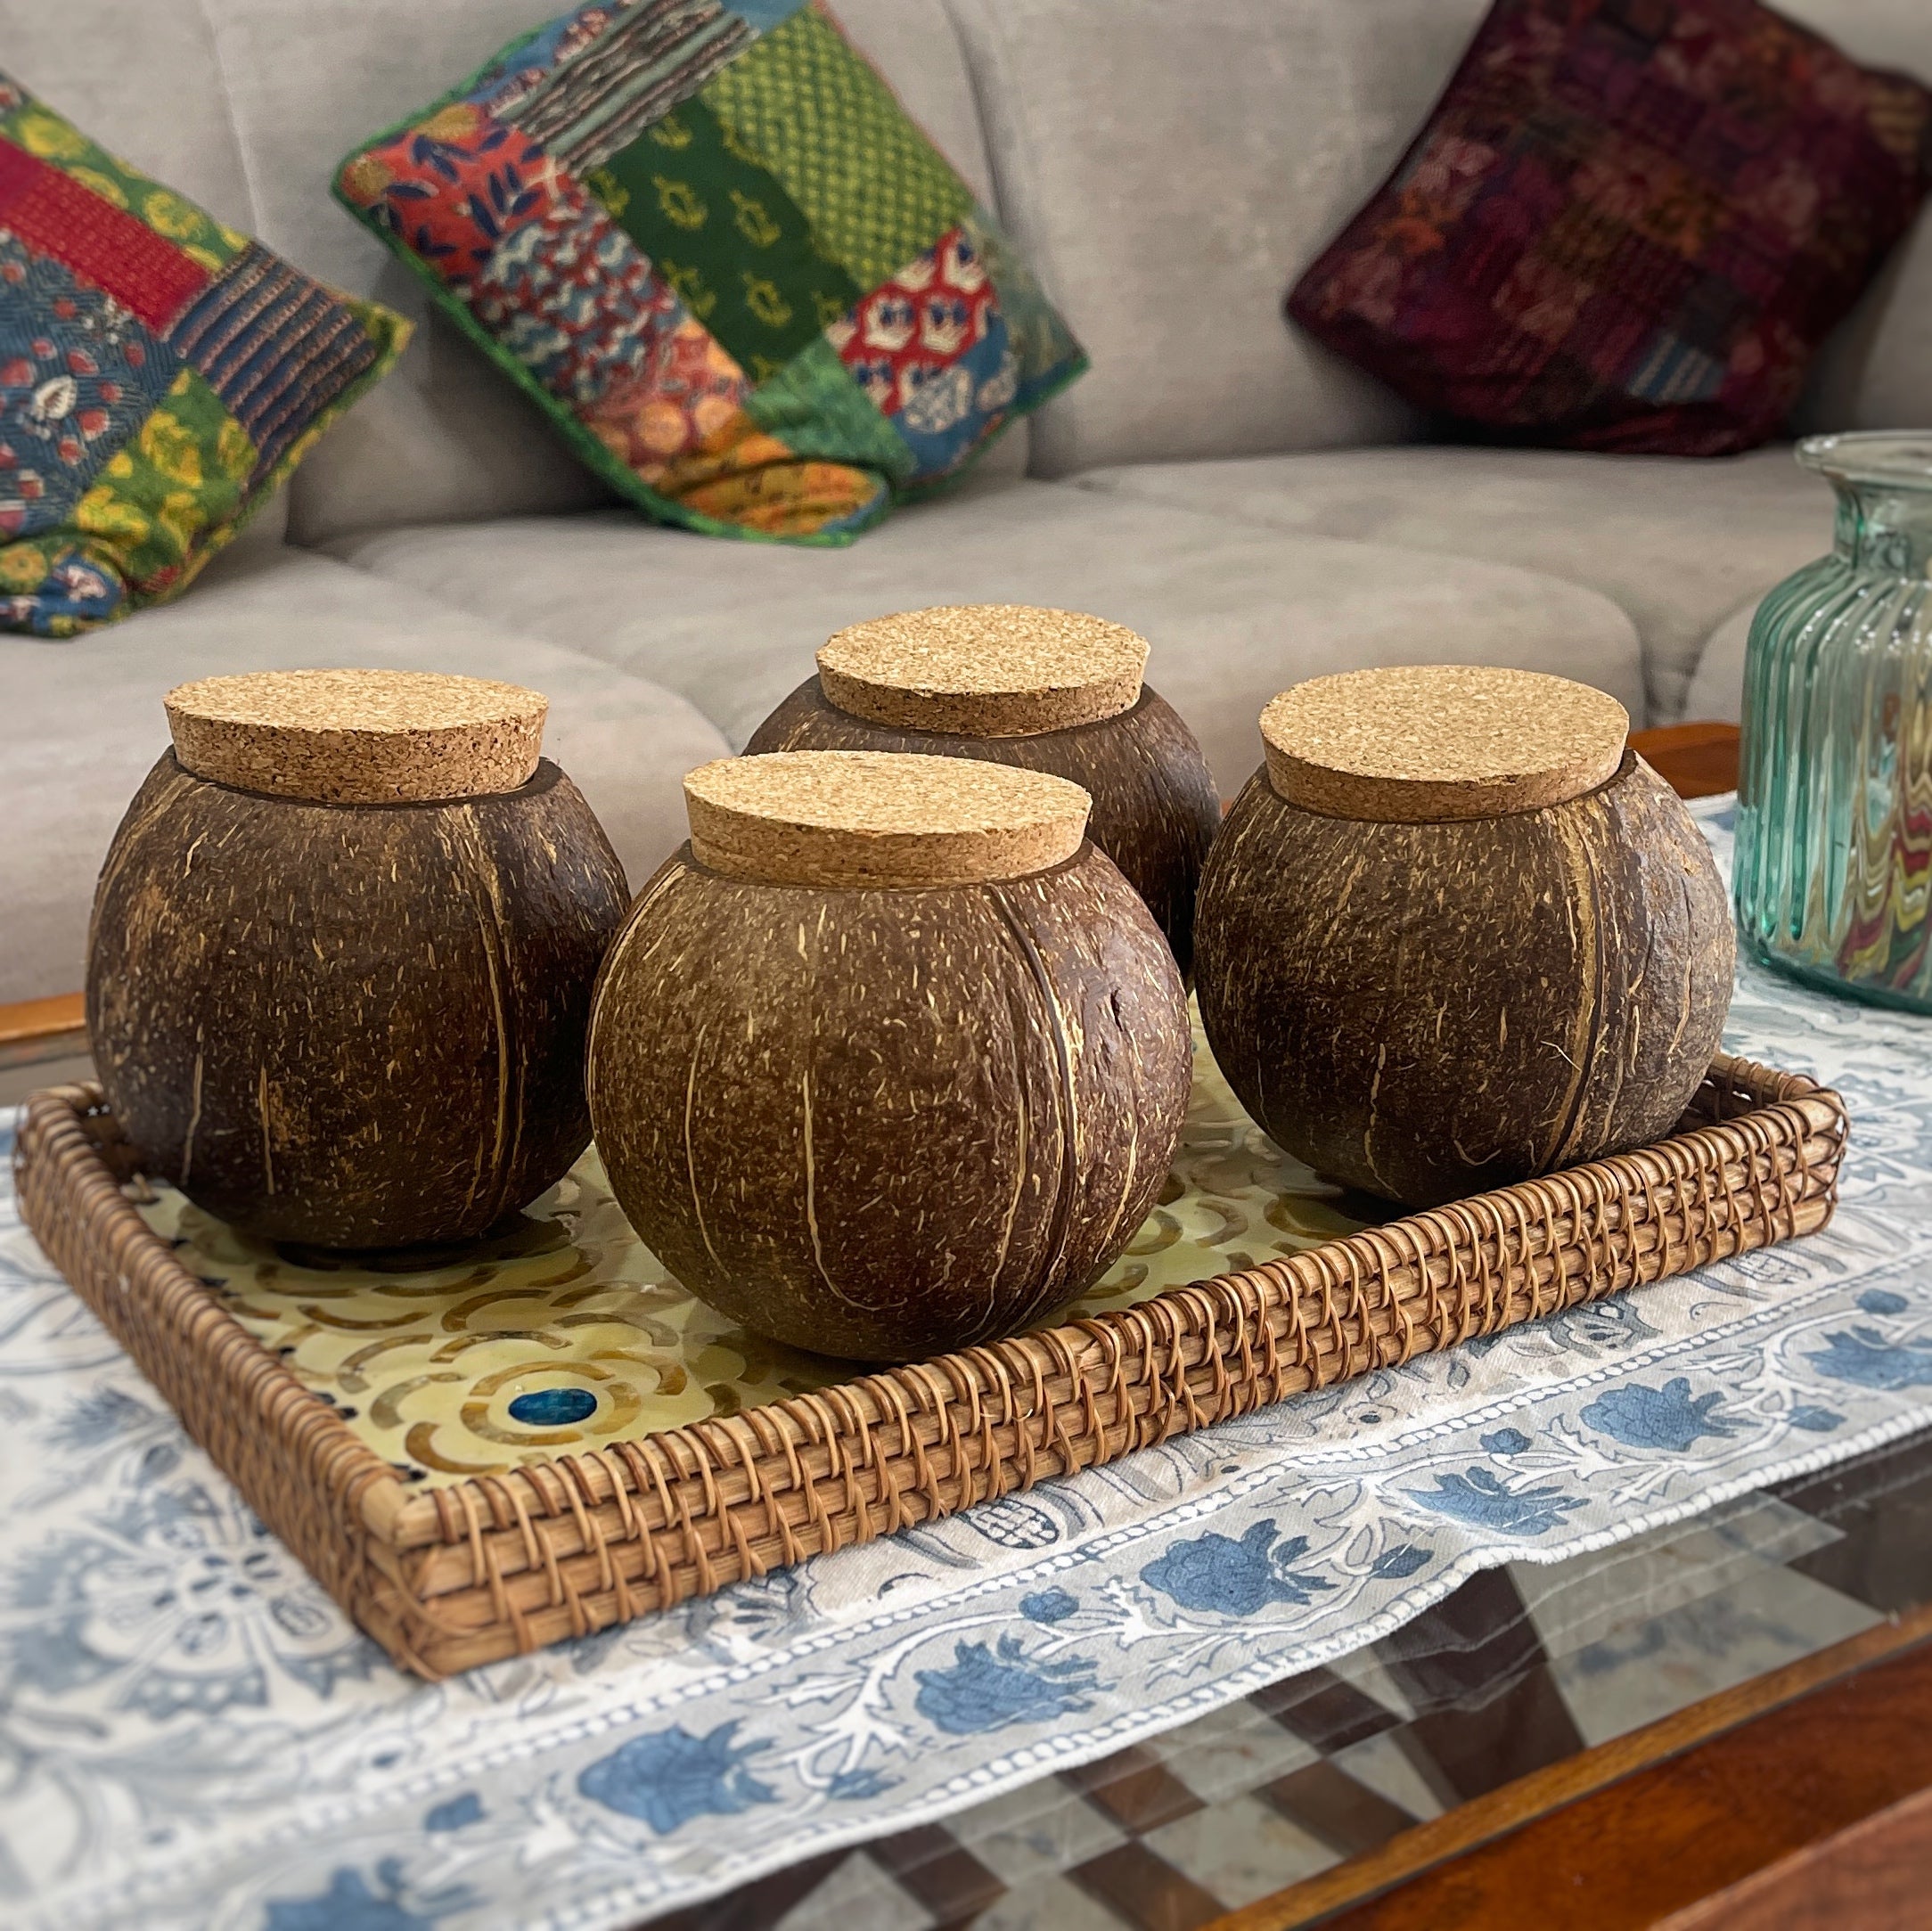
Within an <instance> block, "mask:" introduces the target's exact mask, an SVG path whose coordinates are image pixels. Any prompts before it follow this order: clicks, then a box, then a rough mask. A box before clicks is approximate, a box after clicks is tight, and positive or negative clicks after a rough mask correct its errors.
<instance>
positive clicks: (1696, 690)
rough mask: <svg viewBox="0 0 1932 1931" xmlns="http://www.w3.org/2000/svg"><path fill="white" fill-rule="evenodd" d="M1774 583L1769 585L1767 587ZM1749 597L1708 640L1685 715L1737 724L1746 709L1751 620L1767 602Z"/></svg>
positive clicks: (1702, 653) (1686, 705)
mask: <svg viewBox="0 0 1932 1931" xmlns="http://www.w3.org/2000/svg"><path fill="white" fill-rule="evenodd" d="M1773 587H1774V586H1773V585H1770V584H1766V585H1764V588H1765V590H1767V591H1768V590H1771V589H1772V588H1773ZM1763 601H1764V597H1763V596H1762V594H1760V595H1758V596H1755V597H1748V598H1746V599H1745V601H1743V602H1742V603H1740V605H1739V606H1738V607H1737V609H1736V610H1733V611H1731V614H1730V616H1729V617H1727V618H1725V619H1724V620H1723V623H1721V624H1720V625H1718V626H1717V627H1716V629H1715V630H1714V631H1712V633H1711V634H1710V636H1709V637H1708V639H1707V641H1706V642H1705V645H1704V649H1703V650H1702V652H1701V653H1700V654H1699V658H1698V665H1697V669H1696V670H1695V671H1694V672H1693V673H1692V675H1691V689H1690V692H1689V694H1688V695H1687V696H1686V698H1685V700H1684V708H1683V714H1684V716H1686V717H1712V718H1715V719H1716V720H1717V721H1718V722H1719V723H1720V724H1736V723H1737V722H1738V720H1739V719H1740V716H1742V715H1743V711H1744V647H1745V645H1746V644H1747V643H1748V642H1749V641H1750V636H1751V619H1752V618H1754V617H1756V615H1757V607H1758V605H1759V604H1760V603H1762V602H1763Z"/></svg>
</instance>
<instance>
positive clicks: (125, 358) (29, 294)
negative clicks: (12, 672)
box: [0, 75, 409, 637]
mask: <svg viewBox="0 0 1932 1931" xmlns="http://www.w3.org/2000/svg"><path fill="white" fill-rule="evenodd" d="M408 338H409V324H408V323H406V322H405V321H404V320H403V319H402V318H401V316H399V315H391V314H390V313H389V310H388V309H386V308H379V307H374V306H373V305H372V304H370V303H366V302H356V301H350V300H348V299H346V298H345V297H342V296H340V295H337V294H335V293H333V292H332V290H328V289H325V288H323V287H322V286H321V285H320V284H319V283H317V282H311V281H310V280H309V279H308V277H307V275H305V274H300V273H299V271H297V270H296V269H294V268H291V266H289V265H288V263H287V262H285V261H283V260H282V259H281V258H279V257H277V256H275V255H273V254H271V253H270V252H269V250H266V248H264V247H263V246H262V245H261V244H260V243H259V242H258V241H250V239H249V238H248V237H247V236H246V235H242V234H237V233H235V232H234V231H233V229H232V228H226V227H224V226H223V225H221V223H219V222H217V221H216V220H215V219H214V218H213V217H211V216H209V215H206V214H204V213H203V212H202V211H201V209H199V208H197V207H195V206H194V205H193V203H192V202H191V201H188V200H184V199H183V198H182V197H181V196H180V195H178V194H176V193H174V192H171V191H170V190H169V189H168V188H165V187H162V186H161V185H160V184H159V183H157V182H153V181H150V180H149V179H148V178H147V176H144V175H142V174H139V173H137V172H136V171H135V169H134V168H129V167H128V166H127V164H126V163H125V162H122V161H118V160H115V159H114V157H113V156H112V155H111V154H108V153H106V152H104V151H102V149H100V148H98V147H96V146H95V145H94V143H93V142H92V141H90V140H89V139H88V138H87V136H86V135H84V134H82V133H81V132H80V131H79V130H78V128H76V127H72V126H71V125H70V123H69V122H67V121H65V120H63V119H61V116H60V115H58V114H56V113H55V112H54V111H53V110H52V109H51V108H48V107H46V106H44V105H43V104H42V103H41V102H38V101H37V100H35V99H34V97H33V96H32V95H31V94H29V93H28V92H27V90H26V89H25V88H24V87H21V86H17V85H15V83H13V82H12V81H10V80H8V79H7V78H5V77H4V75H0V628H4V629H8V630H18V631H27V632H30V633H32V634H36V635H38V636H43V637H67V636H71V635H73V634H75V633H76V632H78V631H83V630H91V629H93V628H94V626H97V625H100V624H104V623H108V622H111V621H112V620H113V619H114V618H119V617H125V616H127V614H128V613H129V612H130V611H131V610H138V609H140V608H141V607H142V606H143V604H148V603H154V602H159V601H162V600H163V599H165V598H168V597H172V596H176V595H178V594H179V593H180V592H181V591H183V590H184V589H185V588H186V587H187V585H188V584H189V583H190V582H191V581H192V579H193V577H194V576H195V573H196V572H197V571H198V570H199V569H201V566H202V565H203V564H204V563H206V562H207V561H208V560H209V558H210V557H211V556H213V555H214V554H215V552H217V550H219V549H220V548H221V547H222V545H223V544H225V543H226V542H227V541H228V540H229V539H230V538H231V537H232V536H234V534H235V533H236V531H237V530H239V529H240V528H241V527H242V525H243V524H245V523H246V522H247V521H248V520H249V518H250V516H252V515H253V514H254V512H255V511H257V510H258V508H259V507H260V506H261V505H262V504H263V503H266V501H267V500H268V498H269V497H270V496H271V495H274V491H275V488H276V487H277V486H278V485H279V484H280V483H281V482H282V479H284V478H285V477H286V476H287V475H288V473H289V471H290V470H292V469H293V468H294V467H295V465H296V464H297V463H298V462H300V461H301V459H302V457H303V456H304V454H307V450H308V448H309V446H310V445H311V444H312V443H313V442H314V441H315V438H316V437H317V436H319V435H320V434H321V433H322V431H323V429H324V428H326V427H327V425H328V424H329V423H330V422H331V421H333V420H334V418H335V417H336V416H338V415H339V414H340V413H341V412H342V411H343V410H344V409H346V408H348V405H350V404H351V403H352V402H354V401H355V399H356V397H358V396H359V395H361V394H362V392H363V391H364V389H367V388H369V387H370V385H371V384H372V383H373V382H375V381H377V380H379V379H380V378H381V375H382V374H383V372H385V371H386V370H387V369H388V368H389V364H390V363H391V362H393V361H394V360H395V358H396V356H397V354H398V353H399V352H400V351H401V349H402V347H403V345H404V343H405V341H407V340H408Z"/></svg>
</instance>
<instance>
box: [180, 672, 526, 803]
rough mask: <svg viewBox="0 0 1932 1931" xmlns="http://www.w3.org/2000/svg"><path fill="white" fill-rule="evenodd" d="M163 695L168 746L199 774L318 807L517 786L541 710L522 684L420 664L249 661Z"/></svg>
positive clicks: (476, 793)
mask: <svg viewBox="0 0 1932 1931" xmlns="http://www.w3.org/2000/svg"><path fill="white" fill-rule="evenodd" d="M164 701H165V702H166V704H167V707H168V730H169V731H170V732H172V733H173V734H174V740H175V756H176V757H177V758H178V759H179V760H180V762H181V763H182V764H183V765H184V766H185V767H186V768H187V769H188V770H190V771H192V772H193V773H195V775H196V776H197V777H201V778H209V779H212V780H213V781H215V782H216V783H217V784H228V785H233V786H234V787H235V788H236V789H237V790H244V791H265V792H267V793H268V794H270V795H271V796H272V797H275V798H307V799H310V800H312V801H313V802H315V803H318V804H323V805H397V804H406V803H412V802H417V801H422V800H426V799H431V798H481V797H485V796H487V795H488V794H489V793H491V792H497V791H514V790H517V788H518V787H519V786H520V785H524V784H528V782H529V780H530V777H531V774H532V773H534V772H535V771H536V761H537V758H538V757H539V755H540V754H541V752H542V750H543V744H544V714H545V713H546V712H547V711H548V710H549V708H550V700H548V699H547V698H545V697H544V695H543V694H542V692H541V691H526V690H525V689H524V688H523V687H522V686H521V685H520V684H513V683H489V682H487V680H486V679H483V678H481V677H452V676H446V675H442V674H441V673H440V672H435V671H421V670H266V671H252V672H250V673H249V674H247V675H244V676H239V677H204V678H202V679H201V681H200V682H199V683H184V684H181V685H178V686H177V687H176V689H174V690H172V691H169V692H168V696H167V698H166V699H165V700H164Z"/></svg>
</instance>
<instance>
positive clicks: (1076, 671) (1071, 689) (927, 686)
mask: <svg viewBox="0 0 1932 1931" xmlns="http://www.w3.org/2000/svg"><path fill="white" fill-rule="evenodd" d="M1146 668H1147V640H1146V639H1145V638H1144V637H1142V636H1139V635H1137V634H1135V633H1134V632H1133V631H1131V630H1129V629H1127V628H1126V626H1124V625H1120V624H1109V622H1107V620H1106V619H1105V618H1099V617H1086V616H1083V615H1082V614H1081V613H1080V612H1079V611H1078V610H1039V609H1036V608H1035V607H1034V606H1033V605H1031V604H1026V603H941V604H936V605H935V606H934V607H933V608H932V609H930V610H902V611H901V612H899V613H898V615H896V616H894V617H878V618H873V619H872V622H870V623H867V624H854V625H853V626H851V627H850V628H849V629H847V630H841V631H839V632H838V633H837V634H836V635H834V636H833V637H832V638H831V640H830V641H829V642H827V643H826V645H825V647H824V648H823V650H821V651H820V652H819V653H818V681H819V685H820V688H821V689H822V690H823V691H824V693H825V695H826V697H827V698H828V699H830V700H831V702H832V703H834V704H836V705H837V706H838V707H839V709H840V710H842V711H849V712H851V714H852V715H853V716H855V717H865V718H870V719H871V720H872V723H873V724H889V725H892V726H893V727H894V728H895V729H897V730H901V731H953V732H960V733H961V734H962V735H965V736H970V737H978V738H1031V737H1037V736H1038V735H1039V734H1040V733H1041V732H1046V731H1066V730H1068V729H1070V728H1071V727H1072V726H1073V725H1075V724H1098V723H1099V722H1100V721H1101V718H1103V717H1117V716H1119V715H1120V713H1121V712H1122V711H1130V710H1132V709H1133V708H1134V706H1135V705H1136V704H1137V703H1139V702H1140V699H1141V674H1142V672H1143V671H1144V670H1145V669H1146Z"/></svg>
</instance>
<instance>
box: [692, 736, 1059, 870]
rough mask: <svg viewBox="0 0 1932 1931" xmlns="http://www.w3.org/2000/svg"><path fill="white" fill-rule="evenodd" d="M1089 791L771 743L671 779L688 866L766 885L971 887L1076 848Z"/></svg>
mask: <svg viewBox="0 0 1932 1931" xmlns="http://www.w3.org/2000/svg"><path fill="white" fill-rule="evenodd" d="M1092 804H1093V800H1092V799H1091V798H1088V796H1087V794H1086V793H1085V791H1084V790H1081V788H1080V787H1079V786H1078V785H1077V784H1072V783H1069V782H1068V781H1067V780H1066V779H1065V778H1054V777H1050V776H1049V775H1048V774H1047V773H1044V772H1039V771H1019V770H1017V769H1015V768H1014V767H1013V766H1011V765H988V764H982V763H980V762H979V761H978V760H977V759H974V758H965V757H914V756H911V755H908V754H905V753H901V752H896V751H772V752H768V753H766V754H765V755H764V756H762V757H725V758H720V759H718V760H717V761H716V763H714V764H709V765H699V766H698V768H697V770H695V771H693V772H692V773H690V774H689V775H688V776H687V777H686V778H685V780H684V806H685V809H686V811H687V812H688V813H689V814H690V817H691V848H692V855H694V856H695V857H696V858H697V859H698V861H699V863H700V864H706V865H708V866H709V867H710V868H711V869H712V871H722V872H725V873H726V874H728V875H729V876H730V877H733V878H740V879H757V880H764V881H765V882H766V883H768V884H773V885H830V886H880V885H904V886H929V885H975V884H983V883H986V882H989V881H991V880H997V879H1017V878H1024V877H1025V876H1026V875H1027V873H1028V872H1033V871H1046V870H1047V869H1048V868H1049V867H1050V866H1052V865H1058V864H1062V863H1065V862H1066V861H1067V860H1068V859H1069V858H1071V857H1072V856H1073V855H1074V854H1075V853H1076V852H1077V851H1078V850H1079V849H1080V841H1081V839H1083V838H1085V835H1086V822H1087V813H1088V811H1089V809H1090V808H1091V806H1092Z"/></svg>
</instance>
